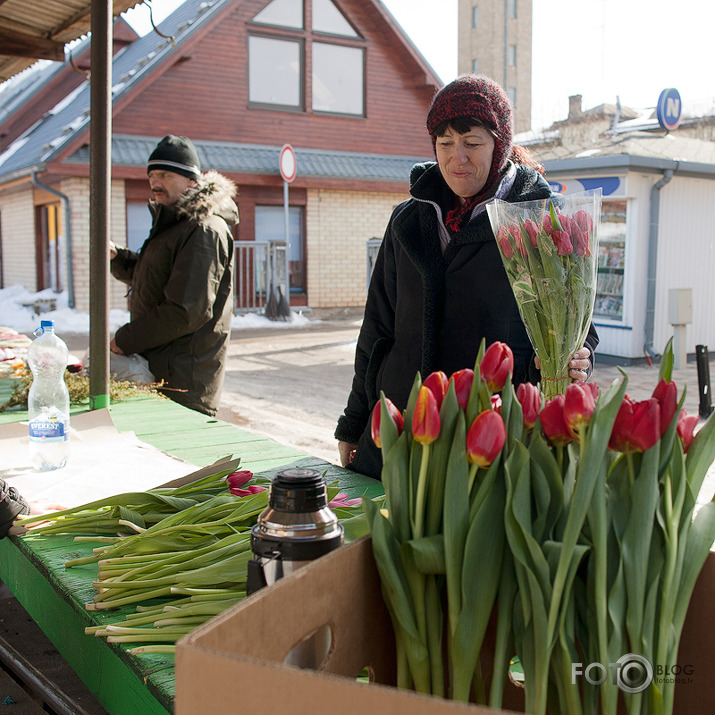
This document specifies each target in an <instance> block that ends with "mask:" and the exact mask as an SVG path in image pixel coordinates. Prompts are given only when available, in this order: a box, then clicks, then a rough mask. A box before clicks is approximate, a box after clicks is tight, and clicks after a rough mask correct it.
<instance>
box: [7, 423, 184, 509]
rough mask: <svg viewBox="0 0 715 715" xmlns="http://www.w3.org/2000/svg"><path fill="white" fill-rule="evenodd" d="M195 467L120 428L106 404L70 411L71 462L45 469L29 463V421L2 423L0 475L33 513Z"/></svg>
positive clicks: (146, 485) (149, 484) (148, 484)
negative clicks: (31, 504) (88, 409)
mask: <svg viewBox="0 0 715 715" xmlns="http://www.w3.org/2000/svg"><path fill="white" fill-rule="evenodd" d="M195 471H196V467H195V466H194V465H193V464H190V463H189V462H185V461H183V460H181V459H178V458H177V457H173V456H172V455H170V454H167V453H166V452H162V451H161V450H159V449H157V448H156V447H153V446H152V445H150V444H146V443H145V442H142V441H140V440H139V439H138V438H137V436H136V435H135V434H134V432H119V431H117V428H116V426H115V425H114V422H113V421H112V418H111V415H110V414H109V410H107V409H103V410H93V411H91V412H86V413H82V414H80V415H73V416H72V418H71V421H70V455H69V459H68V460H67V465H66V466H64V467H62V469H55V470H52V471H47V472H36V471H34V470H33V468H32V467H31V465H30V446H29V436H28V425H27V422H14V423H11V424H7V425H0V478H2V479H4V480H5V481H6V482H7V483H8V484H10V485H12V486H14V487H15V488H16V489H17V490H18V492H19V493H20V494H22V496H23V497H25V499H27V501H29V502H33V506H34V507H35V508H33V513H34V512H35V511H38V512H42V511H45V510H57V509H69V508H72V507H74V506H79V505H81V504H85V503H87V502H91V501H95V500H96V499H104V498H105V497H109V496H113V495H115V494H120V493H123V492H132V491H146V490H147V489H152V488H153V487H156V486H159V485H163V484H165V483H166V482H169V481H171V480H174V479H177V478H178V477H182V476H185V475H187V474H190V473H193V472H195Z"/></svg>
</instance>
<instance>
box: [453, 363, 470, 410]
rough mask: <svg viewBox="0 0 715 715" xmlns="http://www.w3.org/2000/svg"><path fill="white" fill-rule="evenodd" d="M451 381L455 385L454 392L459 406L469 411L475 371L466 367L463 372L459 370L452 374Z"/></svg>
mask: <svg viewBox="0 0 715 715" xmlns="http://www.w3.org/2000/svg"><path fill="white" fill-rule="evenodd" d="M449 381H450V382H452V383H454V392H455V394H456V395H457V404H458V405H459V407H460V408H461V409H463V410H465V409H467V402H469V394H470V393H471V391H472V382H474V370H472V369H471V368H468V367H465V368H464V369H463V370H457V372H455V373H452V377H450V378H449Z"/></svg>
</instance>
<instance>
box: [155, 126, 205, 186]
mask: <svg viewBox="0 0 715 715" xmlns="http://www.w3.org/2000/svg"><path fill="white" fill-rule="evenodd" d="M152 169H160V170H163V171H173V172H174V173H175V174H181V175H182V176H186V177H187V178H189V179H194V180H196V179H198V178H200V176H201V163H200V162H199V155H198V153H197V152H196V147H195V146H194V143H193V142H192V141H191V139H189V138H188V137H175V136H174V135H173V134H167V136H165V137H164V138H163V139H162V140H161V141H160V142H159V143H158V144H157V145H156V149H154V151H153V152H152V153H151V156H150V157H149V161H148V162H147V165H146V171H147V174H148V173H149V172H150V171H152Z"/></svg>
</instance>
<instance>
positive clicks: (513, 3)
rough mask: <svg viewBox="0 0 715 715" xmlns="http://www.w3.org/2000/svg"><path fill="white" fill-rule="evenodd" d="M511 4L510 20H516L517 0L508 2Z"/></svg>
mask: <svg viewBox="0 0 715 715" xmlns="http://www.w3.org/2000/svg"><path fill="white" fill-rule="evenodd" d="M508 2H509V18H510V19H511V20H516V0H508Z"/></svg>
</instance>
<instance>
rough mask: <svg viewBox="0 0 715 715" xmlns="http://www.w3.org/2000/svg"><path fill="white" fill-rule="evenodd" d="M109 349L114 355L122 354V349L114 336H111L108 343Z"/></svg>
mask: <svg viewBox="0 0 715 715" xmlns="http://www.w3.org/2000/svg"><path fill="white" fill-rule="evenodd" d="M109 350H110V352H113V353H114V354H115V355H124V350H122V349H121V348H120V347H119V346H118V345H117V341H116V340H115V339H114V338H112V342H111V343H109Z"/></svg>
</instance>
